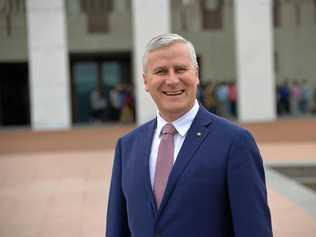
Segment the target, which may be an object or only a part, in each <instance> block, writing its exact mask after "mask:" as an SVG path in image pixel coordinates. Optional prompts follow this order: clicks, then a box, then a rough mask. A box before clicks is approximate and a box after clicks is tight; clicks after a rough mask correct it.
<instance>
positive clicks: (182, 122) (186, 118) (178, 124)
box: [149, 101, 199, 187]
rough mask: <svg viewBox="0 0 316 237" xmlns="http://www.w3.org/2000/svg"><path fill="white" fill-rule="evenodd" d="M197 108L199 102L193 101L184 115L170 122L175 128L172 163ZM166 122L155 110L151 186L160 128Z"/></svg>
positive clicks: (150, 167)
mask: <svg viewBox="0 0 316 237" xmlns="http://www.w3.org/2000/svg"><path fill="white" fill-rule="evenodd" d="M198 110H199V104H198V102H197V101H195V104H194V106H193V107H192V108H191V109H190V110H189V111H188V112H187V113H185V114H184V115H182V116H181V117H180V118H178V119H177V120H175V121H173V122H172V124H173V126H174V127H175V129H176V130H177V133H176V135H175V136H174V155H173V163H174V162H175V161H176V159H177V156H178V153H179V151H180V149H181V146H182V144H183V142H184V139H185V137H186V135H187V132H188V130H189V128H190V127H191V124H192V122H193V119H194V118H195V116H196V114H197V112H198ZM166 123H167V122H166V121H165V120H164V119H163V118H162V117H161V116H160V115H159V111H158V112H157V126H156V129H155V133H154V137H153V141H152V145H151V152H150V158H149V172H150V182H151V186H152V187H153V185H154V177H155V170H156V162H157V156H158V148H159V144H160V134H161V129H162V128H163V126H165V124H166Z"/></svg>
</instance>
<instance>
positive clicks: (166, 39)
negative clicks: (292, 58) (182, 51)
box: [143, 33, 198, 72]
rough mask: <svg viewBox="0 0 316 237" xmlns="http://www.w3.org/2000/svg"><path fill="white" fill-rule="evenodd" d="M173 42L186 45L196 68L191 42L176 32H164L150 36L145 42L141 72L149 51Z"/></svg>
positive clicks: (145, 68)
mask: <svg viewBox="0 0 316 237" xmlns="http://www.w3.org/2000/svg"><path fill="white" fill-rule="evenodd" d="M174 43H184V44H185V45H187V47H188V50H189V53H190V56H191V59H192V63H193V66H194V67H195V68H198V62H197V59H196V53H195V49H194V47H193V44H192V43H191V42H190V41H188V40H186V39H185V38H183V37H182V36H180V35H178V34H172V33H166V34H162V35H158V36H156V37H154V38H152V39H151V40H150V41H149V43H148V44H147V46H146V48H145V53H144V56H143V72H146V70H147V63H148V55H149V53H150V52H152V51H154V50H157V49H161V48H164V47H168V46H170V45H171V44H174Z"/></svg>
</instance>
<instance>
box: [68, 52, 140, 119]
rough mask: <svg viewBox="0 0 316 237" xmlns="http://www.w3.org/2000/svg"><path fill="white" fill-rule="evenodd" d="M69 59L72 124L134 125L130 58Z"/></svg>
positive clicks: (95, 56) (86, 56)
mask: <svg viewBox="0 0 316 237" xmlns="http://www.w3.org/2000/svg"><path fill="white" fill-rule="evenodd" d="M70 57H71V85H72V87H71V88H72V111H73V116H72V117H73V123H77V124H78V123H79V124H82V123H106V122H123V123H130V122H134V120H135V116H134V114H135V112H134V111H135V103H134V89H133V84H132V77H131V57H130V54H114V55H97V54H93V55H90V54H89V55H71V56H70Z"/></svg>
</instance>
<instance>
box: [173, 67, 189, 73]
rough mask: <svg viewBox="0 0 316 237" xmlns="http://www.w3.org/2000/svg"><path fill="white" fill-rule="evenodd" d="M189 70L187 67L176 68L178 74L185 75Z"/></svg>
mask: <svg viewBox="0 0 316 237" xmlns="http://www.w3.org/2000/svg"><path fill="white" fill-rule="evenodd" d="M187 70H188V69H187V67H184V66H183V67H177V68H176V72H177V73H184V72H186V71H187Z"/></svg>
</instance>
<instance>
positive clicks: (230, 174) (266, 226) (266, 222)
mask: <svg viewBox="0 0 316 237" xmlns="http://www.w3.org/2000/svg"><path fill="white" fill-rule="evenodd" d="M227 167H228V168H227V183H228V193H229V201H230V207H231V215H232V222H233V227H234V233H235V235H234V236H235V237H253V236H256V237H272V236H273V234H272V226H271V216H270V210H269V207H268V202H267V190H266V183H265V174H264V169H263V162H262V158H261V156H260V152H259V150H258V147H257V145H256V142H255V140H254V138H253V137H252V136H251V134H250V133H249V132H247V131H245V130H243V131H242V132H241V133H240V134H238V135H237V136H236V137H235V139H234V141H233V143H232V145H231V147H230V151H229V160H228V166H227Z"/></svg>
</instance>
